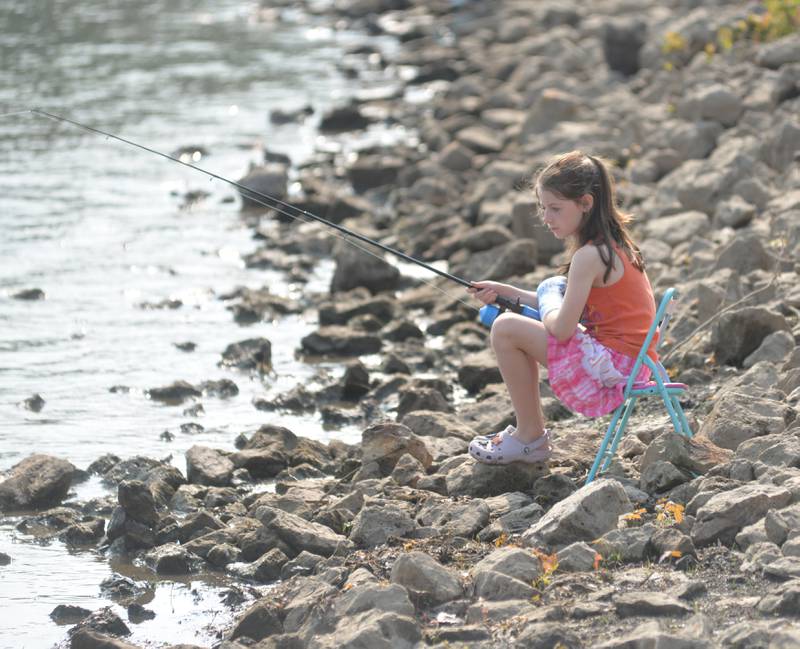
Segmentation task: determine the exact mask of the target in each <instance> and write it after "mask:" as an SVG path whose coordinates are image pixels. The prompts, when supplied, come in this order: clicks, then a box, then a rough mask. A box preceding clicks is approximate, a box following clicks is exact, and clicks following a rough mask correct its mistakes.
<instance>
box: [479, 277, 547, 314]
mask: <svg viewBox="0 0 800 649" xmlns="http://www.w3.org/2000/svg"><path fill="white" fill-rule="evenodd" d="M467 291H469V293H470V294H471V295H474V296H475V297H476V298H478V299H479V300H480V301H481V302H483V303H484V304H492V303H493V302H494V301H495V300H496V299H497V296H498V295H499V296H501V297H505V298H508V299H509V300H513V301H515V302H516V301H517V300H519V301H520V302H521V303H522V304H527V305H528V306H531V307H533V308H534V309H535V308H536V307H538V306H539V302H538V300H537V299H536V291H523V290H522V289H521V288H517V287H516V286H511V285H510V284H501V283H500V282H492V281H489V280H483V281H480V282H472V286H470V287H469V288H468V289H467Z"/></svg>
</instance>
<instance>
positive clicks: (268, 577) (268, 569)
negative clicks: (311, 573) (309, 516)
mask: <svg viewBox="0 0 800 649" xmlns="http://www.w3.org/2000/svg"><path fill="white" fill-rule="evenodd" d="M303 553H305V554H306V555H309V554H311V553H309V552H307V551H306V550H303V552H301V553H300V554H303ZM298 556H300V555H298ZM312 556H319V555H312ZM288 561H289V557H287V556H286V555H285V554H284V553H283V552H281V550H280V549H278V548H272V549H271V550H270V551H269V552H266V553H265V554H264V555H263V556H262V557H261V558H260V559H258V560H257V561H255V562H254V564H253V577H254V578H255V579H256V580H257V581H260V582H262V583H270V582H273V581H275V580H276V579H278V578H279V577H280V576H281V571H282V570H283V567H284V565H285V564H286V563H287V562H288Z"/></svg>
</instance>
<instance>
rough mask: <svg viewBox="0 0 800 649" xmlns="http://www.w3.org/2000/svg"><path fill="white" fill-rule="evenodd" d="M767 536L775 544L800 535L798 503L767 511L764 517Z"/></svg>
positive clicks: (799, 508)
mask: <svg viewBox="0 0 800 649" xmlns="http://www.w3.org/2000/svg"><path fill="white" fill-rule="evenodd" d="M764 530H765V531H766V533H767V538H768V539H769V540H770V541H772V542H773V543H775V544H776V545H779V546H781V545H783V544H784V543H785V542H786V540H787V539H789V538H794V537H797V536H799V535H800V503H795V504H794V505H789V506H788V507H783V508H782V509H774V510H772V511H768V512H767V514H766V516H765V517H764Z"/></svg>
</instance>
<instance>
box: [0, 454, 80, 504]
mask: <svg viewBox="0 0 800 649" xmlns="http://www.w3.org/2000/svg"><path fill="white" fill-rule="evenodd" d="M75 471H76V469H75V467H74V466H73V465H72V463H71V462H67V461H66V460H62V459H59V458H57V457H53V456H51V455H41V454H36V455H29V456H28V457H26V458H25V459H24V460H22V461H21V462H19V463H17V464H15V465H14V466H13V467H11V469H10V470H9V471H8V473H7V474H6V479H5V480H3V482H0V509H1V510H3V511H7V512H8V511H14V510H18V509H41V508H46V507H53V506H55V505H58V504H59V503H60V502H61V501H62V500H64V498H66V496H67V492H68V491H69V487H70V484H71V481H72V475H73V473H74V472H75Z"/></svg>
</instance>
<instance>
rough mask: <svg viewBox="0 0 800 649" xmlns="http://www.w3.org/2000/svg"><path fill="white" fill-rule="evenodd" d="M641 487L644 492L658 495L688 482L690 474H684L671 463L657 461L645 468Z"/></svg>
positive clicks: (640, 480) (640, 482) (640, 481)
mask: <svg viewBox="0 0 800 649" xmlns="http://www.w3.org/2000/svg"><path fill="white" fill-rule="evenodd" d="M641 471H642V474H641V478H640V479H639V486H640V488H641V489H642V491H646V492H647V493H651V494H657V493H663V492H665V491H669V490H670V489H672V488H673V487H677V486H678V485H679V484H682V483H684V482H688V481H689V479H690V477H691V476H690V474H688V473H684V472H683V471H681V470H680V469H679V468H678V467H676V466H675V465H674V464H672V463H671V462H665V461H663V460H656V461H655V462H651V463H650V464H648V465H647V466H646V467H645V468H643V469H642V470H641Z"/></svg>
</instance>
